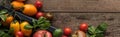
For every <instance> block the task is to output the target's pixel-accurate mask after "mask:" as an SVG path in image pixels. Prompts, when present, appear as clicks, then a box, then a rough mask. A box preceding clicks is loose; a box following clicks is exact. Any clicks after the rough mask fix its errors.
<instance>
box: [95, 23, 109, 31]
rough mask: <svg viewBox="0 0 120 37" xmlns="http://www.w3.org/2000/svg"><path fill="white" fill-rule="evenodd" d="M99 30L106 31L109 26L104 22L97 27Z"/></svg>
mask: <svg viewBox="0 0 120 37" xmlns="http://www.w3.org/2000/svg"><path fill="white" fill-rule="evenodd" d="M97 29H99V30H101V31H105V30H106V29H107V24H106V23H104V22H103V23H101V24H100V25H99V26H98V27H97Z"/></svg>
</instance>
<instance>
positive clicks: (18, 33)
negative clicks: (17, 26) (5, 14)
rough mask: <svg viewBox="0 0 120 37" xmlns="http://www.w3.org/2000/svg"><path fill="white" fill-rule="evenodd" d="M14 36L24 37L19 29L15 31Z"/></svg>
mask: <svg viewBox="0 0 120 37" xmlns="http://www.w3.org/2000/svg"><path fill="white" fill-rule="evenodd" d="M16 37H24V36H23V33H22V32H21V31H19V32H17V33H16Z"/></svg>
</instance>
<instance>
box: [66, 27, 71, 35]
mask: <svg viewBox="0 0 120 37" xmlns="http://www.w3.org/2000/svg"><path fill="white" fill-rule="evenodd" d="M71 32H72V30H71V29H70V28H64V34H65V35H70V34H71Z"/></svg>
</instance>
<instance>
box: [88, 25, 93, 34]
mask: <svg viewBox="0 0 120 37" xmlns="http://www.w3.org/2000/svg"><path fill="white" fill-rule="evenodd" d="M88 33H89V34H95V27H93V26H89V28H88Z"/></svg>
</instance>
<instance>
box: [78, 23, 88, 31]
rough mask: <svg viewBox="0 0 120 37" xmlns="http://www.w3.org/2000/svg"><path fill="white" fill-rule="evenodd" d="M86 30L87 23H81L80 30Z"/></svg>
mask: <svg viewBox="0 0 120 37" xmlns="http://www.w3.org/2000/svg"><path fill="white" fill-rule="evenodd" d="M87 29H88V24H87V23H82V24H80V30H81V31H84V32H86V31H87Z"/></svg>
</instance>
